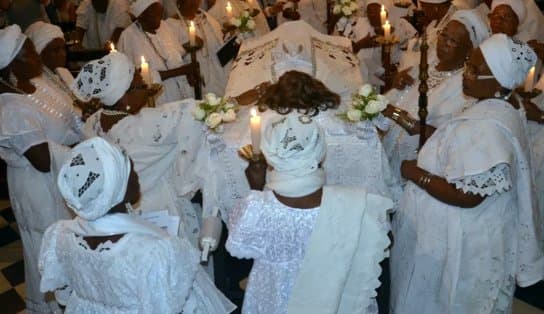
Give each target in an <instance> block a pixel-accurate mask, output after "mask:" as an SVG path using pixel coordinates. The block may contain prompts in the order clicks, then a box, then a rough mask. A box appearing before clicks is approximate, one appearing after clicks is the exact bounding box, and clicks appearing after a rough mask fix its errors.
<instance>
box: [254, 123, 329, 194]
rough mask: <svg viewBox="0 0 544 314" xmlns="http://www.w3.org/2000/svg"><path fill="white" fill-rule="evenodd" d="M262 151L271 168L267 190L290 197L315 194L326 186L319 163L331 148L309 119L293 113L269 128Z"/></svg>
mask: <svg viewBox="0 0 544 314" xmlns="http://www.w3.org/2000/svg"><path fill="white" fill-rule="evenodd" d="M261 149H262V152H263V154H264V156H265V157H266V161H267V162H268V164H269V165H271V166H272V167H274V169H273V170H272V171H270V172H269V173H268V174H267V183H266V185H267V187H268V188H269V189H271V190H274V191H276V192H277V193H278V194H280V195H283V196H287V197H301V196H305V195H308V194H311V193H313V192H315V191H317V190H318V189H320V188H321V187H322V186H323V185H324V184H325V173H324V171H323V169H321V168H319V163H321V161H322V160H323V158H324V157H325V152H326V149H327V146H326V143H325V135H324V133H323V131H322V130H321V129H320V128H319V126H318V125H317V123H316V122H315V121H313V120H312V119H311V118H310V117H308V116H302V115H300V114H298V113H290V114H288V115H287V116H284V117H281V118H280V119H279V120H275V121H273V122H271V123H269V124H267V125H266V126H265V129H264V132H263V139H262V143H261Z"/></svg>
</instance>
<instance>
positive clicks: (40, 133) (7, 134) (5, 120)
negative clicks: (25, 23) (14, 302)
mask: <svg viewBox="0 0 544 314" xmlns="http://www.w3.org/2000/svg"><path fill="white" fill-rule="evenodd" d="M0 47H1V48H0V50H1V51H2V53H1V55H0V71H1V77H0V81H1V82H2V85H5V86H7V87H8V88H9V89H11V90H13V91H16V92H17V93H4V94H2V95H1V99H0V103H1V105H0V156H1V158H2V159H3V160H5V161H6V163H7V164H8V169H7V180H8V185H9V194H10V201H11V206H12V208H13V211H14V214H15V218H16V220H17V224H18V226H19V231H20V234H21V239H22V241H23V250H24V255H25V278H26V308H27V311H30V312H39V313H44V312H49V311H50V307H49V305H48V304H47V303H46V301H45V296H44V294H42V293H40V290H39V280H40V275H39V272H38V266H37V263H38V253H39V248H40V244H41V241H42V236H43V233H44V231H45V229H46V228H47V227H48V226H49V225H51V224H52V223H53V222H55V221H57V220H59V219H62V218H68V217H70V216H69V212H68V211H67V210H66V208H65V206H64V204H63V202H62V198H61V197H60V195H59V194H58V191H57V189H56V187H55V186H54V171H55V170H56V166H55V165H56V162H58V161H59V160H60V161H61V160H62V158H63V152H64V149H63V148H64V147H63V146H62V145H73V144H75V143H77V142H79V139H80V137H79V135H78V130H77V126H76V125H75V124H74V121H75V115H74V112H73V110H72V106H71V105H70V104H66V103H65V102H64V101H61V100H60V99H57V98H55V97H54V94H51V93H49V92H48V90H44V89H42V88H41V86H42V85H40V84H41V81H40V80H39V77H40V75H41V73H42V64H41V62H40V57H39V55H38V53H37V52H36V50H35V48H34V45H33V44H32V42H31V41H30V40H28V39H27V38H26V36H25V35H24V34H22V33H21V30H20V28H19V27H18V26H16V25H14V26H9V27H7V28H5V29H3V30H1V31H0ZM10 77H12V78H14V80H11V81H10V80H9V78H10ZM15 80H16V82H15Z"/></svg>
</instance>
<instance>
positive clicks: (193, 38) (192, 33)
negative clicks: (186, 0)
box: [189, 21, 196, 47]
mask: <svg viewBox="0 0 544 314" xmlns="http://www.w3.org/2000/svg"><path fill="white" fill-rule="evenodd" d="M195 43H196V30H195V23H194V22H193V21H191V22H190V23H189V45H190V46H191V47H194V46H195Z"/></svg>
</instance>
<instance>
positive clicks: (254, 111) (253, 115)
mask: <svg viewBox="0 0 544 314" xmlns="http://www.w3.org/2000/svg"><path fill="white" fill-rule="evenodd" d="M251 116H252V117H256V116H257V109H255V108H252V109H251Z"/></svg>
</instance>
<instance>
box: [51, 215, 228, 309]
mask: <svg viewBox="0 0 544 314" xmlns="http://www.w3.org/2000/svg"><path fill="white" fill-rule="evenodd" d="M44 239H45V240H44V244H43V247H42V251H41V255H40V269H41V271H42V275H43V278H42V283H41V288H42V290H43V291H55V290H57V289H61V290H57V292H56V297H57V300H58V301H59V303H61V304H65V305H66V310H65V313H67V314H69V313H78V314H91V313H92V314H95V313H96V314H99V313H118V314H129V313H131V314H132V313H141V314H144V313H145V314H148V313H149V314H151V313H157V314H168V313H191V314H210V313H214V314H215V313H217V314H220V313H230V312H231V311H232V310H233V309H234V306H233V305H232V304H231V303H230V302H229V301H228V300H227V299H226V298H225V297H224V296H222V295H221V293H220V292H219V291H218V290H217V288H216V287H215V286H214V284H213V282H212V281H211V280H210V278H209V277H208V275H207V274H206V273H205V271H204V270H203V269H202V268H201V267H200V266H199V264H198V257H199V254H198V252H197V251H196V250H195V249H194V248H192V246H191V244H189V242H187V241H186V240H184V239H180V238H175V237H159V236H156V235H153V234H145V233H127V234H125V235H124V236H123V237H122V238H121V239H120V240H118V241H117V242H116V243H112V242H111V241H107V242H105V243H103V244H101V245H99V246H98V247H97V248H96V249H94V250H93V249H91V248H90V247H89V246H88V244H87V242H85V240H84V239H83V237H81V236H78V234H76V233H74V232H72V231H71V230H70V229H69V228H67V227H66V226H65V221H60V222H58V223H56V224H55V225H53V226H52V227H51V228H49V229H48V230H47V232H46V234H45V238H44ZM65 287H66V288H65Z"/></svg>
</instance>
